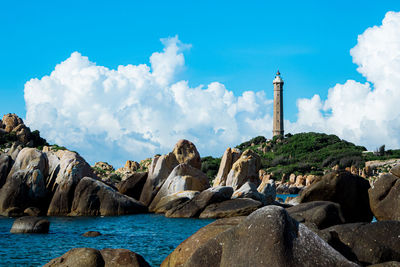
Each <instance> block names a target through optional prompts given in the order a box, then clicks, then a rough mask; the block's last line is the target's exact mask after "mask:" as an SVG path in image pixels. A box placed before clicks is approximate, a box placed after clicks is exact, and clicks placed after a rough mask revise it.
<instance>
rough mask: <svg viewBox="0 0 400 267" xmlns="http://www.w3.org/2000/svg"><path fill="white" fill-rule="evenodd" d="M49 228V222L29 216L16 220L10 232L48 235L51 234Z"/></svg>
mask: <svg viewBox="0 0 400 267" xmlns="http://www.w3.org/2000/svg"><path fill="white" fill-rule="evenodd" d="M49 227H50V222H49V221H48V220H46V219H41V218H38V217H33V216H27V217H20V218H18V219H15V221H14V223H13V225H12V227H11V230H10V232H11V233H13V234H18V233H21V234H23V233H34V234H47V233H48V232H49Z"/></svg>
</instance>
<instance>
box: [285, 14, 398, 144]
mask: <svg viewBox="0 0 400 267" xmlns="http://www.w3.org/2000/svg"><path fill="white" fill-rule="evenodd" d="M350 54H351V56H352V57H353V62H354V63H355V64H357V65H358V68H357V70H358V71H359V72H360V73H361V74H362V75H363V76H364V77H365V78H366V79H367V81H368V82H366V83H359V82H356V81H354V80H348V81H346V83H344V84H337V85H336V86H334V87H333V88H331V89H329V91H328V97H327V99H325V100H321V98H320V96H319V95H314V97H312V98H311V99H299V100H298V101H297V106H298V121H297V122H295V123H293V124H290V128H291V130H292V131H294V132H298V131H322V132H327V133H333V134H336V135H338V136H340V137H341V138H343V139H346V140H349V141H352V142H355V143H357V144H362V145H365V146H367V147H368V148H369V149H374V148H376V147H378V146H379V145H381V144H386V146H387V147H392V148H399V147H400V106H399V103H400V13H396V12H388V13H387V14H386V16H385V18H384V19H383V21H382V25H381V26H374V27H372V28H368V29H367V30H366V31H365V32H364V33H363V34H361V35H359V36H358V43H357V45H356V46H355V47H354V48H352V49H351V50H350Z"/></svg>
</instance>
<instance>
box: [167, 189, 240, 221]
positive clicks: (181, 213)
mask: <svg viewBox="0 0 400 267" xmlns="http://www.w3.org/2000/svg"><path fill="white" fill-rule="evenodd" d="M232 193H233V189H232V187H228V186H217V187H212V188H209V189H207V190H204V191H203V192H201V193H200V194H198V195H196V196H194V197H193V199H192V200H190V201H188V202H185V203H184V204H181V205H179V206H176V208H174V209H169V210H168V211H167V212H166V214H165V216H167V217H174V218H193V217H198V216H199V214H200V213H201V212H202V211H203V210H204V209H205V208H206V207H207V206H208V205H211V204H213V203H220V202H222V201H225V200H229V199H230V198H231V196H232Z"/></svg>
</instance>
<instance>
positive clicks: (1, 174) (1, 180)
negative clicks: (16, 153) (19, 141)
mask: <svg viewBox="0 0 400 267" xmlns="http://www.w3.org/2000/svg"><path fill="white" fill-rule="evenodd" d="M12 163H13V161H12V159H11V157H10V156H9V155H7V154H4V153H1V152H0V188H1V187H3V185H4V184H5V183H6V180H7V175H8V173H9V171H10V169H11V166H12Z"/></svg>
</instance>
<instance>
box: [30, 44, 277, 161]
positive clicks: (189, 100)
mask: <svg viewBox="0 0 400 267" xmlns="http://www.w3.org/2000/svg"><path fill="white" fill-rule="evenodd" d="M162 43H163V44H164V49H163V51H162V52H156V53H153V54H152V55H151V57H150V66H148V65H146V64H141V65H127V66H119V67H118V68H117V69H116V70H111V69H108V68H106V67H103V66H97V65H96V64H95V63H93V62H91V61H90V60H89V59H88V58H87V57H84V56H82V55H81V54H79V53H78V52H74V53H72V54H71V56H70V57H69V58H68V59H67V60H65V61H64V62H62V63H60V64H58V65H57V66H56V67H55V70H54V71H53V72H52V73H51V74H50V75H49V76H44V77H42V78H41V79H32V80H30V81H28V82H27V83H26V84H25V102H26V109H27V114H26V122H27V124H28V125H29V126H30V127H32V128H33V129H39V130H40V132H41V134H42V135H43V136H44V137H45V138H46V139H47V140H48V141H50V142H54V143H57V144H60V145H65V146H67V147H68V148H70V149H74V150H77V151H79V152H80V153H81V154H82V155H83V156H84V157H85V158H86V159H87V160H89V161H90V162H92V163H93V162H94V161H99V160H108V161H109V162H111V163H113V164H119V165H121V164H122V163H123V162H124V161H125V160H127V159H133V160H137V161H139V160H141V159H144V158H146V157H150V156H153V155H154V154H155V153H165V152H167V151H171V149H172V147H173V145H174V144H175V143H176V142H177V141H178V140H179V139H181V138H186V139H189V140H191V141H193V142H194V143H195V144H196V146H197V148H198V149H199V151H200V153H201V154H202V155H210V154H212V155H219V154H221V153H223V151H224V150H225V149H226V147H227V146H228V145H231V144H238V143H240V142H242V141H244V140H246V139H249V138H251V137H254V136H255V135H259V134H261V133H265V132H267V131H269V130H270V129H271V127H272V126H271V125H272V124H271V123H272V120H271V117H270V110H271V109H272V102H271V101H269V100H267V99H266V97H265V94H264V92H252V91H247V92H244V93H243V94H242V95H240V96H235V95H234V94H233V92H232V91H228V90H227V89H226V88H225V86H224V85H223V84H221V83H218V82H213V83H210V84H209V85H207V86H198V87H195V88H192V87H190V86H189V83H188V81H176V80H175V79H176V78H175V77H176V76H177V73H178V72H179V70H180V69H182V67H183V66H184V63H185V60H184V56H183V54H182V50H183V49H184V48H187V45H184V44H182V43H181V42H180V41H179V40H178V38H177V37H174V38H168V39H163V40H162Z"/></svg>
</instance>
